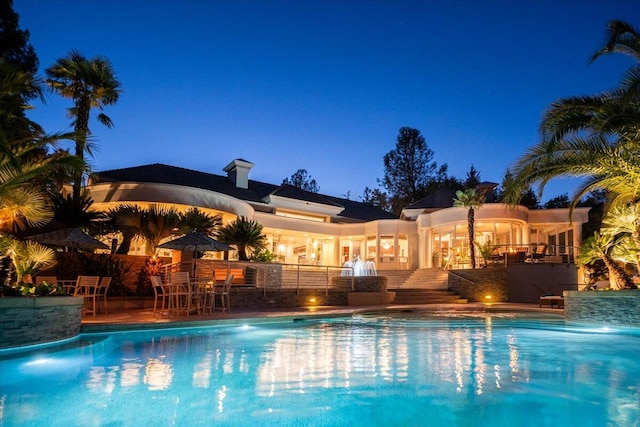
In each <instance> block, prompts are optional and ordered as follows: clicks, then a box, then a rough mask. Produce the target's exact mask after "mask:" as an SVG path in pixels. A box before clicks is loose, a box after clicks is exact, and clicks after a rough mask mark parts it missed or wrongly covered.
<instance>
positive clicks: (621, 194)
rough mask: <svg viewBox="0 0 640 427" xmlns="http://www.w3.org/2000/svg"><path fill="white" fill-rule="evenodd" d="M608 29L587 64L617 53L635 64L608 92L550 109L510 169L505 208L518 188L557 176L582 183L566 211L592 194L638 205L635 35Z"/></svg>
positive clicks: (639, 39)
mask: <svg viewBox="0 0 640 427" xmlns="http://www.w3.org/2000/svg"><path fill="white" fill-rule="evenodd" d="M608 27H609V31H608V37H607V41H606V43H605V46H604V47H603V48H602V49H600V50H599V51H598V52H596V53H595V54H594V55H593V58H592V60H595V59H597V58H599V57H600V56H602V55H606V54H611V53H619V54H624V55H628V56H630V57H632V58H633V59H634V60H635V61H636V63H635V64H634V65H633V66H632V67H631V68H630V69H629V70H627V72H626V73H625V76H624V77H623V79H622V81H621V82H620V84H619V85H618V87H617V88H615V89H613V90H610V91H606V92H603V93H601V94H598V95H594V96H582V97H568V98H563V99H560V100H558V101H556V102H554V103H553V104H552V105H551V107H550V109H549V110H548V111H547V112H546V113H545V115H544V117H543V120H542V124H541V126H540V130H541V136H542V137H541V142H540V143H538V145H536V146H534V147H533V148H531V149H530V150H529V151H528V152H527V153H525V155H524V156H523V157H522V158H520V159H519V160H518V162H517V164H516V167H515V169H514V183H513V185H512V186H511V187H510V188H508V189H507V191H506V199H507V201H508V202H510V203H514V202H515V200H516V198H517V197H518V195H519V194H520V190H521V189H522V188H523V187H526V186H528V185H531V184H534V183H538V184H539V188H540V191H542V189H543V188H544V186H545V185H546V184H547V183H548V182H549V181H550V180H551V179H553V178H556V177H559V176H572V177H581V178H585V182H584V183H583V184H582V185H581V186H580V187H579V188H578V189H577V190H576V192H575V194H574V195H573V200H572V203H571V206H570V207H571V208H573V207H575V206H576V204H577V203H578V202H579V201H580V199H581V198H582V197H583V196H584V195H585V194H587V193H588V192H590V191H592V190H595V189H605V190H608V191H609V192H610V193H612V194H613V198H612V200H611V205H612V206H613V205H616V204H619V203H627V202H629V201H631V202H635V201H639V200H640V165H639V164H638V161H637V159H638V158H639V156H640V33H638V31H636V30H635V29H634V28H633V27H632V26H631V25H629V24H627V23H624V22H622V21H611V22H610V23H609V26H608Z"/></svg>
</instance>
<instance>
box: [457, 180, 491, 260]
mask: <svg viewBox="0 0 640 427" xmlns="http://www.w3.org/2000/svg"><path fill="white" fill-rule="evenodd" d="M484 200H485V195H484V193H482V192H481V193H478V192H476V190H475V189H474V188H467V189H466V190H464V191H461V190H458V191H456V198H455V199H453V206H455V207H459V208H465V209H467V232H468V234H469V236H468V237H469V252H470V254H469V256H470V258H471V268H473V269H475V268H476V247H475V236H476V230H475V228H476V226H475V211H476V209H478V208H480V206H482V205H483V204H484Z"/></svg>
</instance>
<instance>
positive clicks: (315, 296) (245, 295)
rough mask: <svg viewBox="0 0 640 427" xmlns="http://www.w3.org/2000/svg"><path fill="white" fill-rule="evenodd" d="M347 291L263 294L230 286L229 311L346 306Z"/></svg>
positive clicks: (281, 291) (252, 289)
mask: <svg viewBox="0 0 640 427" xmlns="http://www.w3.org/2000/svg"><path fill="white" fill-rule="evenodd" d="M347 293H348V291H346V290H344V291H340V290H331V291H329V293H328V295H327V294H326V293H325V291H324V290H323V289H300V290H299V291H298V292H297V293H296V290H295V289H278V290H277V291H272V292H269V291H267V292H266V294H265V291H264V289H260V288H252V287H240V286H237V287H236V286H232V287H231V290H230V292H229V304H230V305H231V311H233V310H234V309H270V308H274V309H276V308H291V307H313V306H323V305H330V306H346V305H347Z"/></svg>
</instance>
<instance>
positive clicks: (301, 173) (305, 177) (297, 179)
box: [282, 169, 320, 193]
mask: <svg viewBox="0 0 640 427" xmlns="http://www.w3.org/2000/svg"><path fill="white" fill-rule="evenodd" d="M282 185H292V186H294V187H297V188H299V189H301V190H304V191H309V192H311V193H319V192H320V187H319V186H318V184H317V183H316V180H315V179H313V178H311V175H309V173H308V172H307V171H306V169H298V170H297V171H296V173H294V174H293V175H291V177H290V178H285V179H284V180H282Z"/></svg>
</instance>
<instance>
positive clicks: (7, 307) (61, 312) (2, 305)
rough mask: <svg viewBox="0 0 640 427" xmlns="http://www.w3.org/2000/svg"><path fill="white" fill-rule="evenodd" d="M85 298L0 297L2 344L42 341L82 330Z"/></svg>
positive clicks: (0, 340)
mask: <svg viewBox="0 0 640 427" xmlns="http://www.w3.org/2000/svg"><path fill="white" fill-rule="evenodd" d="M82 303H83V298H80V297H78V298H76V297H3V298H0V348H9V347H20V346H25V345H33V344H42V343H47V342H52V341H57V340H62V339H66V338H73V337H75V336H77V335H78V334H79V333H80V324H81V318H82Z"/></svg>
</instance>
